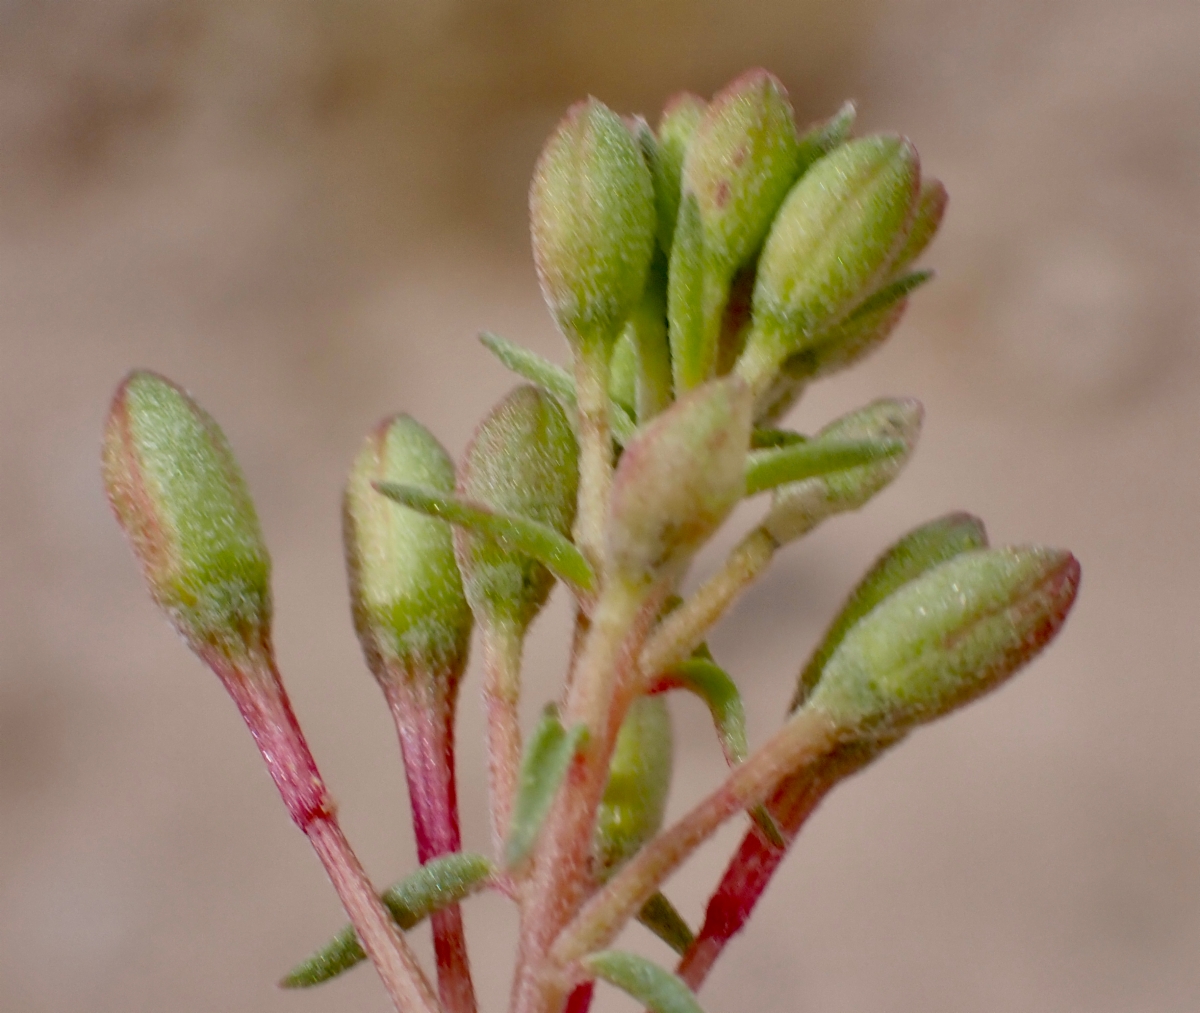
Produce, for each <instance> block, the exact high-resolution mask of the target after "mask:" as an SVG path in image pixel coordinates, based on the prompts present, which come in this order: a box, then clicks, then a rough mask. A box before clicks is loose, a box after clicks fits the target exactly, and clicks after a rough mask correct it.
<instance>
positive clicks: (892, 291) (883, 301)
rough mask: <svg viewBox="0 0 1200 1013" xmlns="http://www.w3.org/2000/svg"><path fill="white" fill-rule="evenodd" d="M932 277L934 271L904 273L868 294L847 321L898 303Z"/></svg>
mask: <svg viewBox="0 0 1200 1013" xmlns="http://www.w3.org/2000/svg"><path fill="white" fill-rule="evenodd" d="M932 277H933V272H932V271H910V272H909V273H908V274H902V275H901V276H900V277H899V278H897V279H896V280H895V281H891V282H888V284H886V285H884V286H883V288H881V289H879V291H878V292H874V293H872V294H871V295H869V296H867V298H866V299H864V300H863V301H862V302H861V303H859V304H858V305H857V306H856V307H855V308H854V310H853V311H852V312H851V313H850V314H849V315H848V316H847V317H846V322H847V323H849V322H852V321H855V320H859V319H861V318H862V317H866V316H870V315H871V314H872V313H876V312H878V311H879V310H881V309H885V308H887V307H888V306H891V305H892V304H893V303H898V302H899V301H900V300H901V299H903V298H904V297H905V296H906V295H908V294H909V293H910V292H913V291H915V290H916V289H918V288H920V287H921V286H922V285H924V284H925V282H927V281H929V280H930V279H931V278H932Z"/></svg>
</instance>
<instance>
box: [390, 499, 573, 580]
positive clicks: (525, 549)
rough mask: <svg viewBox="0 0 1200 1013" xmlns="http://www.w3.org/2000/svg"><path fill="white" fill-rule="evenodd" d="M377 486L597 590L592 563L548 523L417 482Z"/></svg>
mask: <svg viewBox="0 0 1200 1013" xmlns="http://www.w3.org/2000/svg"><path fill="white" fill-rule="evenodd" d="M375 488H376V489H377V490H378V491H379V492H381V493H383V495H384V496H386V497H387V498H388V499H391V500H395V501H396V502H397V503H399V504H401V505H402V506H406V507H408V508H410V509H412V510H417V511H419V512H420V513H423V514H428V515H429V516H430V517H437V518H440V519H441V520H443V521H446V522H447V523H449V524H454V525H456V526H457V527H460V528H465V529H467V530H469V531H474V532H477V533H479V534H482V535H486V536H487V537H488V538H492V539H494V540H495V541H496V542H497V543H498V544H499V545H500V546H501V547H502V548H504V549H507V550H508V551H510V552H517V553H520V554H522V555H525V556H528V557H529V558H530V559H536V560H537V561H538V562H539V563H541V564H542V565H543V566H545V567H546V569H547V570H549V571H550V572H551V573H553V574H554V575H555V576H556V577H558V578H559V579H560V580H562V581H565V582H566V583H567V584H570V585H571V586H572V587H573V588H575V589H576V590H577V591H579V592H581V593H583V594H585V595H590V594H593V593H595V590H596V574H595V571H593V570H592V566H591V564H590V563H589V562H588V561H587V559H586V557H585V556H584V555H583V553H582V552H580V551H579V550H578V549H577V548H575V546H574V545H573V544H572V543H571V541H570V540H569V539H568V538H566V537H564V536H563V535H560V534H559V533H558V532H557V531H555V530H554V529H553V528H552V527H550V526H548V525H546V524H540V523H538V522H537V521H533V520H530V519H529V518H528V517H516V516H514V515H513V514H505V513H501V512H500V511H498V510H491V509H489V508H488V507H485V506H480V505H479V504H478V503H471V502H470V501H468V500H464V499H460V498H459V497H457V496H451V495H447V494H444V493H440V492H437V491H435V490H433V489H423V488H421V487H420V486H416V485H401V484H400V483H398V482H376V483H375Z"/></svg>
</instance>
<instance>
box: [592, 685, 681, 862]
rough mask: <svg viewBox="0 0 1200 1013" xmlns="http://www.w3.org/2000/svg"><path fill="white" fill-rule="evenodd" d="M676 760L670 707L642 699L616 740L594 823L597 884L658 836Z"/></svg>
mask: <svg viewBox="0 0 1200 1013" xmlns="http://www.w3.org/2000/svg"><path fill="white" fill-rule="evenodd" d="M673 754H674V744H673V742H672V737H671V714H670V712H669V711H668V710H667V704H666V701H665V700H664V699H663V698H662V697H661V696H643V697H638V698H637V699H636V700H634V702H633V703H632V704H631V705H630V708H629V711H628V713H626V715H625V720H624V721H623V722H622V723H621V731H620V732H619V733H618V734H617V744H616V747H615V748H614V750H613V756H612V761H611V763H610V764H609V770H608V785H607V786H606V787H605V789H604V798H603V800H602V801H601V803H600V810H599V813H598V815H597V818H596V835H595V844H594V847H593V852H594V855H595V859H596V864H597V866H598V870H597V871H598V876H599V878H601V879H604V878H606V877H607V876H608V875H609V874H610V873H612V872H613V871H614V870H615V869H616V868H617V867H618V866H620V865H623V864H624V863H625V862H626V861H628V860H629V859H630V858H632V857H633V856H634V854H635V853H636V852H637V850H638V849H639V848H640V847H641V846H642V845H643V844H644V843H645V842H646V841H648V840H649V839H650V838H651V837H653V836H654V835H655V834H656V833H658V830H659V828H660V827H661V826H662V820H663V814H664V812H666V808H667V795H668V793H669V792H670V789H671V765H672V758H673Z"/></svg>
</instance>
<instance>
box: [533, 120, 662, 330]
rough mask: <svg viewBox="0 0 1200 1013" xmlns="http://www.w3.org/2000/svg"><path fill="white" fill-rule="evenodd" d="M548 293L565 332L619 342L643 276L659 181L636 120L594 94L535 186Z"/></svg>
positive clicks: (567, 126) (538, 257) (550, 147)
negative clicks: (633, 129) (627, 120)
mask: <svg viewBox="0 0 1200 1013" xmlns="http://www.w3.org/2000/svg"><path fill="white" fill-rule="evenodd" d="M529 212H530V222H531V228H532V232H533V256H534V261H535V263H536V265H537V271H538V278H539V279H540V281H541V286H542V294H543V295H544V296H545V299H546V303H547V304H548V305H549V307H550V310H551V312H552V313H553V314H554V318H555V320H556V321H557V322H558V325H559V327H560V328H561V329H562V331H563V333H564V334H565V335H566V337H567V339H568V340H570V341H572V342H573V343H576V342H578V341H580V340H585V339H586V340H593V339H595V340H602V341H612V340H614V339H615V338H616V336H617V332H618V330H619V328H620V326H621V324H622V323H623V322H624V321H625V320H626V318H628V316H629V314H630V313H631V312H632V310H633V308H634V306H635V305H636V304H637V301H638V299H639V298H640V297H641V294H642V289H643V287H644V286H645V282H646V272H647V270H648V268H649V266H650V255H651V253H652V252H653V248H654V235H655V211H654V189H653V184H652V182H651V179H650V170H649V168H648V167H647V165H646V162H645V160H644V158H643V157H642V153H641V151H640V150H639V148H638V145H637V143H636V142H635V140H634V138H633V136H632V135H631V134H630V132H629V128H628V127H627V126H626V125H625V124H624V123H623V122H622V120H621V118H620V117H619V116H617V115H616V114H615V113H614V112H613V111H612V110H611V109H609V108H608V107H607V106H605V105H604V104H603V103H601V102H598V101H597V100H596V99H588V100H587V101H585V102H580V103H578V104H577V105H575V106H572V107H571V109H570V110H569V111H568V113H567V115H566V117H565V118H564V119H563V121H562V122H561V123H560V124H559V126H558V129H557V130H555V132H554V134H553V135H551V137H550V140H549V141H547V143H546V146H545V148H543V149H542V154H541V157H540V158H539V159H538V164H537V168H536V169H535V170H534V177H533V184H532V187H531V189H530V194H529Z"/></svg>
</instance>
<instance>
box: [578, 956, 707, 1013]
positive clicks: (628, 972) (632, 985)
mask: <svg viewBox="0 0 1200 1013" xmlns="http://www.w3.org/2000/svg"><path fill="white" fill-rule="evenodd" d="M582 964H583V966H584V967H585V968H587V970H588V971H590V972H591V973H592V974H594V975H595V976H596V977H597V978H601V979H603V980H604V981H607V982H608V983H609V984H610V985H616V986H617V988H619V989H621V991H622V992H625V993H627V994H629V995H631V996H633V998H634V999H636V1000H637V1001H638V1002H639V1003H641V1004H642V1005H643V1006H645V1007H646V1008H647V1009H648V1010H651V1011H652V1013H704V1011H703V1010H702V1009H701V1008H700V1003H699V1002H697V1001H696V996H695V995H694V994H693V993H692V990H691V989H690V988H688V987H687V985H685V984H684V983H683V979H681V978H679V977H678V976H676V975H674V974H672V973H671V972H670V971H668V970H666V969H665V968H662V967H659V966H658V965H657V964H656V963H654V962H653V961H650V960H647V959H646V958H645V957H639V956H638V955H637V954H636V953H626V952H624V951H623V950H601V951H600V952H599V953H592V954H590V955H588V956H586V957H584V958H583V960H582Z"/></svg>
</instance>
